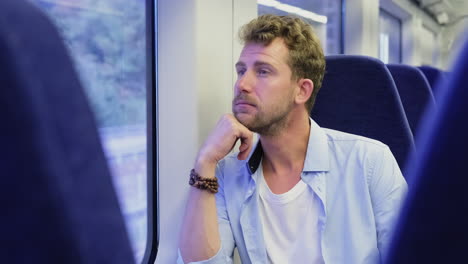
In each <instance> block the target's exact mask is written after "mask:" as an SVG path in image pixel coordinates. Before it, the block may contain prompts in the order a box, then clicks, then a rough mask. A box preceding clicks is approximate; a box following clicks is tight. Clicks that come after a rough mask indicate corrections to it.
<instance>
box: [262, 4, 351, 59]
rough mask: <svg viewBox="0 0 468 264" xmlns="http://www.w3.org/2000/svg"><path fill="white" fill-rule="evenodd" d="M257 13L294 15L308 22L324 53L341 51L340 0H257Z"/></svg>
mask: <svg viewBox="0 0 468 264" xmlns="http://www.w3.org/2000/svg"><path fill="white" fill-rule="evenodd" d="M257 4H258V15H264V14H275V15H287V14H291V15H295V16H299V17H301V18H303V19H304V20H306V21H307V22H309V23H310V24H311V25H312V26H313V28H314V30H315V33H316V34H317V36H318V37H319V39H320V41H321V43H322V46H323V49H324V52H325V54H327V55H328V54H339V53H342V51H341V50H342V47H341V46H342V45H341V37H342V34H341V5H342V3H341V0H329V1H321V0H288V1H286V0H284V1H276V0H257Z"/></svg>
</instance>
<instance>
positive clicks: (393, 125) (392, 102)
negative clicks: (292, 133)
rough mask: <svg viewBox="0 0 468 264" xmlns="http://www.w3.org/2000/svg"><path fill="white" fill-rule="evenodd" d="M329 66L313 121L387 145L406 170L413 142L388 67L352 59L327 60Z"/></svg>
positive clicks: (370, 59)
mask: <svg viewBox="0 0 468 264" xmlns="http://www.w3.org/2000/svg"><path fill="white" fill-rule="evenodd" d="M326 63H327V65H326V73H325V77H324V80H323V87H322V88H321V89H320V91H319V93H318V96H317V101H316V103H315V106H314V108H313V109H312V113H311V116H312V118H313V119H314V120H315V121H317V123H318V124H319V125H320V126H322V127H326V128H331V129H336V130H340V131H344V132H348V133H352V134H357V135H362V136H365V137H369V138H373V139H376V140H379V141H381V142H383V143H385V144H387V145H388V146H389V147H390V149H391V151H392V153H393V154H394V156H395V158H396V160H397V162H398V164H399V165H400V168H402V169H403V168H404V167H405V161H406V158H407V155H408V153H409V152H410V151H412V150H413V149H414V141H413V135H412V133H411V130H410V127H409V124H408V120H407V118H406V116H405V112H404V110H403V106H402V103H401V100H400V97H399V95H398V91H397V89H396V87H395V83H394V82H393V79H392V76H391V75H390V72H389V71H388V69H387V67H386V66H385V65H384V64H383V63H382V62H381V61H380V60H377V59H374V58H370V57H365V56H351V55H333V56H327V57H326Z"/></svg>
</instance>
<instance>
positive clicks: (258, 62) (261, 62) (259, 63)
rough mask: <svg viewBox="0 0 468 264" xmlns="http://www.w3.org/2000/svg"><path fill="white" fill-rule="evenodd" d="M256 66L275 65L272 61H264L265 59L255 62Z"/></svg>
mask: <svg viewBox="0 0 468 264" xmlns="http://www.w3.org/2000/svg"><path fill="white" fill-rule="evenodd" d="M254 66H255V67H258V66H269V67H273V65H271V64H270V63H268V62H264V61H256V62H255V63H254Z"/></svg>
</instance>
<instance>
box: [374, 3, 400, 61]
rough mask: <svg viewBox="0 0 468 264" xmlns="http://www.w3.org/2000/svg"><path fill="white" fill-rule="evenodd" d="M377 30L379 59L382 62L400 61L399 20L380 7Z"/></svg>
mask: <svg viewBox="0 0 468 264" xmlns="http://www.w3.org/2000/svg"><path fill="white" fill-rule="evenodd" d="M379 31H380V35H379V59H380V60H382V61H383V62H384V63H401V20H400V19H398V18H397V17H395V16H393V15H391V14H390V13H388V12H386V11H385V10H383V9H380V12H379Z"/></svg>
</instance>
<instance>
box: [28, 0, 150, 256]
mask: <svg viewBox="0 0 468 264" xmlns="http://www.w3.org/2000/svg"><path fill="white" fill-rule="evenodd" d="M30 1H31V2H33V3H35V4H36V5H37V6H38V7H39V8H40V9H42V10H43V11H44V12H45V13H46V14H48V15H49V17H50V18H51V19H52V20H53V21H54V22H55V24H56V25H57V27H58V29H59V31H60V32H61V35H62V37H63V39H64V41H65V43H66V44H67V47H68V49H69V51H70V54H71V55H72V59H73V61H74V64H75V67H76V69H77V71H78V74H79V77H80V79H81V82H82V84H83V86H84V88H85V90H86V92H87V95H88V97H89V100H90V102H91V105H92V108H93V110H94V113H95V116H96V120H97V123H98V127H99V132H100V135H101V140H102V144H103V147H104V151H105V154H106V156H107V159H108V163H109V167H110V169H111V173H112V176H113V182H114V186H115V187H116V191H117V195H118V198H119V202H120V205H121V208H122V213H123V215H124V217H125V220H126V226H127V229H128V233H129V236H130V241H131V243H132V247H133V250H134V253H135V259H136V260H137V262H141V259H142V258H143V255H144V251H145V247H146V233H147V219H146V216H147V209H146V208H147V202H146V197H147V194H146V189H147V188H146V180H147V170H146V162H147V150H146V131H147V129H146V60H145V52H146V35H145V34H146V33H145V30H146V29H145V27H146V22H145V1H144V0H135V1H126V0H30ZM71 122H72V120H71Z"/></svg>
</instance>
